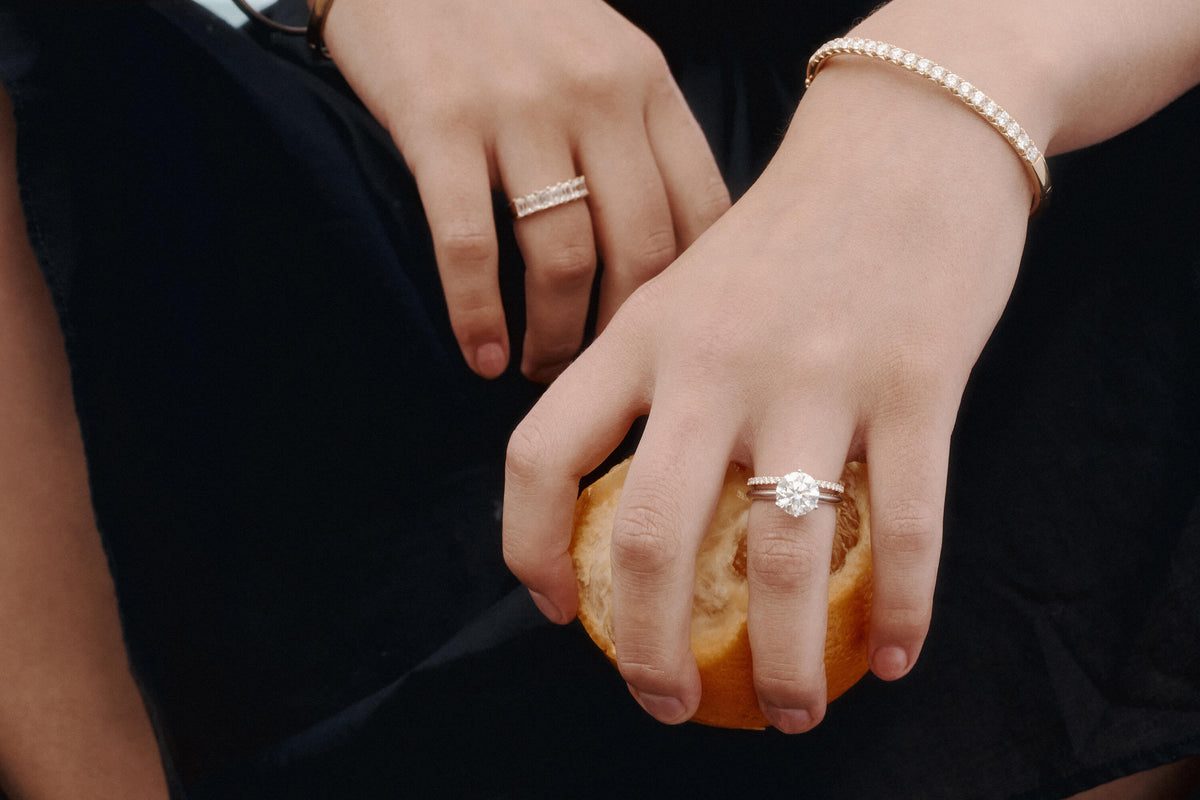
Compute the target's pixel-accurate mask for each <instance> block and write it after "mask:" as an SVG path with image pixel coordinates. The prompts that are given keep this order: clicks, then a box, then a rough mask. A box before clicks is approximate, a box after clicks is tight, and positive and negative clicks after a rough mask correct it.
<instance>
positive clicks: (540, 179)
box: [496, 131, 596, 383]
mask: <svg viewBox="0 0 1200 800" xmlns="http://www.w3.org/2000/svg"><path fill="white" fill-rule="evenodd" d="M541 138H545V137H544V136H543V137H538V136H537V135H536V132H535V131H525V132H524V133H523V135H517V136H514V137H513V141H512V145H511V146H509V145H505V144H503V143H502V144H501V145H500V146H499V147H498V148H497V152H498V156H497V159H496V160H497V162H498V163H499V165H500V179H501V181H502V182H503V184H504V186H505V187H506V188H507V189H508V190H509V193H510V194H511V195H512V196H514V197H523V196H525V195H526V194H529V193H530V192H534V191H539V190H541V189H543V188H545V187H548V186H553V185H555V184H558V183H560V182H562V181H566V180H569V179H571V178H573V177H575V164H574V161H573V159H572V157H571V153H570V151H569V150H568V149H567V147H566V144H565V141H563V142H561V145H562V146H561V147H560V148H559V149H558V151H557V152H556V150H555V148H554V144H553V142H549V141H545V142H543V141H541V140H540V139H541ZM514 228H515V231H516V236H517V245H518V246H519V247H520V248H521V255H522V256H523V257H524V259H525V342H524V345H523V347H522V350H521V372H522V373H524V374H525V376H526V377H528V378H530V379H531V380H536V381H540V382H543V383H549V382H550V381H551V380H553V379H554V378H555V377H557V375H558V374H559V373H560V372H562V371H563V370H564V369H566V367H567V364H569V363H570V361H571V359H572V358H574V357H575V355H576V354H577V353H578V352H579V348H580V346H581V345H582V344H583V331H584V325H585V323H586V322H587V313H588V303H589V301H590V299H591V293H592V279H593V277H594V275H595V272H596V244H595V242H594V241H593V239H592V218H591V214H590V213H589V211H588V206H587V203H586V202H585V201H579V200H573V201H570V202H567V203H564V204H562V205H559V206H555V207H553V208H548V209H545V210H543V211H537V212H534V213H532V214H530V215H528V216H525V217H522V218H520V219H518V220H516V221H515V223H514Z"/></svg>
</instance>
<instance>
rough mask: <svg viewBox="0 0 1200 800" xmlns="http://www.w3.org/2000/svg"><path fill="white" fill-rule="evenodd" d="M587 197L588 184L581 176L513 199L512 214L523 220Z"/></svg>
mask: <svg viewBox="0 0 1200 800" xmlns="http://www.w3.org/2000/svg"><path fill="white" fill-rule="evenodd" d="M587 195H588V190H587V184H586V183H585V182H584V179H583V176H582V175H580V176H578V177H575V178H571V180H569V181H563V182H562V183H556V184H554V185H553V186H547V187H546V188H545V189H542V190H540V191H537V192H530V193H529V194H527V195H525V196H524V197H514V198H512V203H511V205H512V213H513V216H514V217H516V218H517V219H521V217H527V216H529V215H530V214H536V213H537V212H539V211H545V210H546V209H548V208H554V207H555V206H561V205H562V204H563V203H569V202H571V201H572V200H578V199H580V198H582V197H587Z"/></svg>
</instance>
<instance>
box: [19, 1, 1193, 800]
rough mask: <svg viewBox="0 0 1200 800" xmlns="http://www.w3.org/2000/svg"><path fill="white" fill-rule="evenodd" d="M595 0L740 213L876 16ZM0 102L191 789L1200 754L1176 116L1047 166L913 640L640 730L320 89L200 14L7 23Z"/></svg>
mask: <svg viewBox="0 0 1200 800" xmlns="http://www.w3.org/2000/svg"><path fill="white" fill-rule="evenodd" d="M301 5H302V4H293V5H292V6H288V7H281V8H278V9H276V10H275V12H274V13H276V14H278V15H280V16H281V17H283V18H286V19H289V20H292V21H296V20H298V19H301V18H302V17H303V9H302V7H301ZM616 5H618V7H619V8H620V9H621V10H622V11H623V12H625V13H627V14H628V15H629V16H630V17H631V18H632V19H634V21H635V22H637V23H638V24H639V25H641V26H642V27H643V28H645V29H646V30H647V31H648V32H649V33H650V34H651V35H652V36H654V37H655V39H656V40H657V41H658V42H659V43H660V44H661V46H662V47H663V49H664V52H665V53H666V55H667V57H668V59H669V60H670V61H671V64H672V68H673V70H674V72H675V74H676V77H677V79H678V80H679V83H680V85H681V87H682V88H683V90H684V92H685V94H686V95H687V97H688V99H689V102H690V103H691V105H692V108H693V110H694V111H695V113H696V115H697V117H698V118H699V119H700V121H701V123H702V125H703V126H704V128H705V130H706V132H707V133H708V135H709V138H710V142H711V144H712V146H713V150H714V152H715V153H716V155H717V159H718V161H719V163H720V164H721V167H722V170H723V172H724V174H725V176H726V179H727V180H728V182H729V184H730V186H731V188H732V190H733V192H734V194H735V196H736V195H737V194H738V193H740V192H741V191H742V190H744V189H745V188H746V187H747V186H748V185H749V183H750V182H751V181H752V180H753V178H754V176H755V175H756V174H757V172H758V171H759V170H760V169H761V168H762V166H763V165H764V164H765V163H766V161H767V160H768V159H769V157H770V155H771V152H772V150H773V148H774V146H775V145H776V144H777V142H778V140H779V137H780V135H781V132H782V130H783V129H784V127H785V125H786V122H787V119H788V114H789V113H790V111H791V110H792V109H794V106H795V103H796V101H797V99H798V97H799V94H800V87H801V85H802V68H803V61H804V59H805V58H806V57H807V54H808V53H810V52H811V51H812V50H813V49H815V47H816V46H817V45H818V44H820V43H821V42H822V41H824V40H825V39H827V38H829V37H831V36H834V35H837V34H839V33H841V32H842V31H843V30H844V29H845V28H846V27H848V26H849V25H850V24H851V23H852V22H853V20H854V19H855V18H856V17H858V16H861V15H862V14H863V13H865V12H867V11H869V9H870V6H871V5H873V3H857V4H856V3H830V2H826V3H817V2H809V3H803V2H799V3H788V4H784V3H780V2H770V1H769V0H759V1H758V2H755V3H751V4H748V6H745V7H740V8H739V9H738V11H737V12H736V13H734V12H733V11H731V10H730V9H729V8H728V5H729V4H725V3H720V2H715V0H713V1H712V2H700V3H694V2H693V3H683V2H677V1H676V0H672V2H666V3H642V4H640V5H644V6H648V7H649V8H644V9H643V8H637V7H636V6H637V5H639V4H635V3H632V2H628V3H617V4H616ZM777 6H778V8H777ZM0 80H2V81H3V84H4V86H5V88H6V90H7V91H8V92H9V94H10V95H11V96H12V99H13V102H14V106H15V111H16V118H17V125H18V170H19V179H20V183H21V191H22V200H23V202H24V208H25V213H26V218H27V222H28V233H29V236H30V239H31V241H32V244H33V246H34V249H35V252H36V253H37V257H38V261H39V264H40V265H41V267H42V269H43V271H44V273H45V276H46V279H47V281H48V283H49V285H50V287H51V289H52V291H53V295H54V300H55V304H56V307H57V310H58V312H59V316H60V319H61V322H62V326H63V330H64V332H65V334H66V341H67V349H68V356H69V359H70V363H71V368H72V378H73V385H74V392H75V402H76V407H77V409H78V413H79V416H80V421H81V424H82V430H83V435H84V443H85V448H86V454H87V459H88V468H89V474H90V479H91V489H92V495H93V503H94V507H95V513H96V520H97V524H98V527H99V529H100V532H101V535H102V537H103V540H104V545H105V548H106V552H107V554H108V557H109V561H110V566H111V569H112V572H113V575H114V578H115V583H116V587H117V592H118V600H119V606H120V611H121V618H122V622H123V625H124V631H125V637H126V643H127V647H128V649H129V653H130V658H131V662H132V664H133V668H134V671H135V673H136V677H137V679H138V681H139V683H140V685H141V686H142V689H143V692H144V693H145V695H146V698H147V702H148V705H149V707H150V708H151V711H152V714H153V717H154V720H155V724H156V729H157V731H158V732H159V735H160V739H161V743H162V746H163V748H164V752H165V753H167V755H168V761H169V769H170V772H171V779H172V781H173V782H174V784H175V786H174V791H175V793H176V796H179V797H183V796H187V797H192V798H214V800H215V799H216V798H241V797H244V798H275V797H280V798H283V797H288V798H292V797H295V798H309V797H311V798H360V797H361V798H376V797H378V798H394V797H514V798H529V797H542V796H546V797H592V796H595V797H601V796H603V797H615V796H629V797H670V796H676V795H680V796H683V795H686V796H691V797H707V796H717V795H726V796H730V795H732V796H741V795H742V794H744V793H745V792H746V789H747V787H753V790H754V791H755V792H756V793H757V794H759V796H766V797H775V796H781V797H782V796H787V797H808V798H831V799H833V800H840V799H841V798H863V797H871V798H892V797H894V798H906V799H908V798H947V800H949V799H950V798H953V800H962V798H1054V797H1062V796H1066V795H1067V794H1070V793H1072V792H1075V791H1079V790H1082V789H1084V788H1087V787H1089V786H1091V785H1095V784H1097V783H1100V782H1103V781H1106V780H1110V779H1112V778H1115V777H1118V776H1121V775H1124V774H1128V773H1130V772H1133V771H1137V770H1141V769H1145V768H1148V767H1152V766H1155V765H1157V764H1161V763H1166V762H1169V761H1173V760H1177V759H1179V758H1182V757H1184V756H1187V755H1191V754H1195V753H1200V503H1198V502H1197V501H1198V499H1200V256H1198V255H1197V253H1200V201H1198V200H1197V196H1196V193H1195V191H1194V189H1195V186H1196V184H1197V180H1198V179H1200V148H1198V147H1197V146H1196V138H1195V131H1196V130H1197V129H1198V126H1200V95H1198V94H1197V93H1196V92H1193V93H1192V94H1191V95H1189V96H1187V97H1185V98H1183V99H1182V100H1181V101H1179V102H1177V103H1175V104H1174V105H1173V106H1172V107H1170V108H1168V109H1167V110H1165V111H1164V112H1162V113H1161V114H1159V115H1158V116H1156V117H1155V118H1154V119H1152V120H1150V121H1149V122H1148V123H1146V124H1144V125H1142V126H1141V127H1139V128H1138V129H1136V130H1134V131H1132V132H1130V133H1128V134H1125V135H1123V136H1121V137H1118V138H1117V139H1115V140H1113V141H1111V142H1108V143H1106V144H1103V145H1100V146H1098V147H1094V148H1091V149H1089V150H1087V151H1084V152H1080V153H1075V154H1070V155H1066V156H1062V157H1059V158H1056V159H1055V160H1054V163H1053V164H1052V169H1053V173H1054V177H1055V183H1056V189H1055V191H1056V195H1055V197H1054V198H1053V201H1052V204H1051V205H1050V207H1049V208H1048V209H1047V212H1046V213H1045V214H1044V215H1043V216H1042V217H1041V218H1039V219H1038V220H1036V221H1035V222H1034V223H1033V226H1032V229H1031V234H1030V239H1029V245H1028V247H1027V252H1026V258H1025V263H1024V266H1023V268H1022V273H1021V276H1020V278H1019V281H1018V285H1017V287H1016V291H1015V293H1014V295H1013V298H1012V301H1011V303H1010V305H1009V308H1008V310H1007V311H1006V313H1005V316H1004V318H1003V319H1002V321H1001V323H1000V325H999V328H998V329H997V331H996V334H995V336H994V337H993V339H992V341H991V342H990V343H989V345H988V347H987V349H986V350H985V352H984V354H983V357H982V359H981V360H980V362H979V365H978V367H977V369H976V370H975V373H974V375H973V376H972V379H971V382H970V384H969V386H968V388H967V392H966V396H965V399H964V403H963V407H962V411H961V414H960V417H959V423H958V427H957V429H956V433H955V438H954V443H953V452H952V463H951V470H950V484H949V494H948V499H947V509H946V511H947V515H946V535H945V548H944V555H943V559H942V566H941V572H940V576H939V585H938V590H937V596H936V601H935V613H934V618H933V627H932V630H931V632H930V636H929V640H928V643H927V645H926V647H925V650H924V653H923V655H922V658H921V660H920V662H919V664H918V665H917V667H916V669H915V670H914V671H913V673H912V674H911V675H910V676H909V677H907V678H905V679H904V680H902V681H900V682H897V683H894V684H883V683H881V682H878V681H876V680H874V679H873V678H871V677H870V676H868V677H867V678H866V679H864V681H863V682H862V683H860V684H859V685H858V686H856V687H855V688H854V689H853V690H852V691H850V692H849V693H848V694H846V695H845V696H844V697H843V698H841V699H839V700H838V701H836V702H835V703H834V704H833V705H832V706H831V707H830V710H829V713H828V716H827V718H826V720H825V722H823V723H822V725H821V726H819V727H818V728H817V729H816V730H815V731H814V732H812V733H809V734H805V735H803V736H797V737H786V736H783V735H779V734H776V733H775V732H771V731H768V732H763V733H753V732H734V731H720V730H713V729H707V728H703V727H700V726H695V725H685V726H682V727H676V728H671V727H666V726H662V725H659V724H658V723H655V722H654V721H653V720H651V719H650V718H649V717H647V716H646V715H645V714H643V713H642V712H641V711H640V710H639V709H638V708H637V707H636V705H635V704H634V703H633V701H632V700H631V699H630V698H629V697H628V695H627V693H626V692H625V689H624V685H623V683H622V681H621V680H620V679H619V677H618V676H617V674H616V672H615V671H614V670H613V669H612V668H611V667H610V666H609V665H608V664H607V662H606V661H605V660H604V658H603V656H602V655H600V654H599V652H598V651H596V650H595V648H593V647H592V645H591V644H590V642H588V640H587V638H586V635H585V634H583V632H582V630H581V629H580V628H579V627H578V626H577V625H571V626H567V627H565V628H558V627H555V626H551V625H549V624H548V623H545V622H543V621H542V620H541V618H540V617H539V616H538V615H537V613H536V611H535V610H533V608H532V605H531V604H530V603H529V601H528V599H527V597H526V596H525V594H524V593H523V590H521V589H519V587H517V586H516V583H515V581H514V580H513V578H512V577H511V575H509V574H508V572H507V571H506V570H505V568H504V565H503V562H502V559H501V557H500V542H499V515H500V498H501V490H502V477H503V475H502V468H503V451H504V445H505V442H506V439H507V435H508V433H509V432H510V431H511V429H512V427H513V426H514V425H515V424H516V422H517V421H518V420H519V419H520V417H521V416H522V414H523V413H524V412H525V411H526V410H527V409H528V408H529V406H530V405H531V404H532V403H533V402H534V401H535V400H536V396H537V391H538V390H537V387H535V386H534V385H532V384H529V383H528V382H526V381H524V380H523V379H522V378H521V377H520V376H519V375H518V374H517V373H516V372H515V370H510V372H509V373H508V374H506V375H504V376H503V377H502V378H500V379H499V380H497V381H492V382H489V381H484V380H481V379H478V378H476V377H474V376H472V375H471V374H470V372H469V371H468V370H467V369H466V367H465V365H464V363H463V361H462V358H461V356H460V355H459V354H458V350H457V347H456V345H455V342H454V338H453V336H452V334H451V332H450V327H449V323H448V319H447V315H446V311H445V307H444V302H443V300H442V297H441V294H440V288H439V282H438V278H437V273H436V269H435V266H434V262H433V256H432V246H431V242H430V238H429V234H428V230H427V227H426V225H425V221H424V217H423V214H422V211H421V207H420V203H419V199H418V197H417V193H416V189H415V186H414V183H413V181H412V179H411V176H410V175H409V173H408V172H407V170H406V168H405V166H404V164H403V161H402V159H401V158H400V157H399V155H398V154H397V153H396V151H395V149H394V147H393V146H392V145H391V143H390V141H389V139H388V137H387V135H386V133H385V132H384V131H383V130H382V129H381V128H380V127H379V126H378V125H376V124H375V123H374V122H373V120H372V119H371V118H370V117H369V115H368V114H367V113H366V112H365V111H364V110H363V109H362V107H361V106H360V105H359V103H358V102H357V101H356V100H355V98H354V97H353V95H352V93H350V92H349V90H348V89H347V87H346V86H345V85H344V84H343V82H342V81H341V79H340V78H339V76H338V75H337V72H336V70H335V69H334V67H333V66H332V65H331V64H329V63H328V62H325V63H322V62H319V61H316V60H315V59H313V58H312V57H311V56H310V55H309V54H308V53H307V52H306V50H305V49H304V47H303V45H302V43H301V42H299V41H294V40H287V39H284V38H280V37H277V36H274V35H271V34H267V33H265V32H263V31H261V30H257V29H253V28H251V29H246V30H235V29H233V28H230V27H229V26H228V25H226V24H225V23H223V22H221V21H219V20H217V19H216V18H215V17H213V16H212V15H210V14H209V13H207V12H205V11H203V10H202V9H200V8H198V7H196V6H193V5H191V4H189V3H187V2H185V0H162V1H161V2H153V3H147V4H141V3H138V4H135V3H106V2H76V3H68V2H65V0H64V2H55V3H50V2H45V1H44V0H0ZM498 200H500V199H498ZM497 209H498V211H497V213H498V229H499V231H500V235H501V240H502V241H501V247H502V253H503V255H502V261H503V265H502V266H503V272H504V275H505V286H504V292H505V297H506V301H507V305H506V308H509V309H511V310H512V312H513V313H511V314H510V318H511V324H512V326H513V329H514V331H513V332H514V336H513V341H514V342H519V341H520V336H519V335H516V334H517V332H519V331H520V330H521V329H522V327H523V320H522V318H521V313H520V308H521V286H522V276H521V262H520V258H519V255H518V254H517V252H516V249H515V246H514V244H513V241H512V239H511V225H509V224H508V223H507V221H506V219H507V217H506V212H505V210H504V208H503V204H502V202H498V203H497ZM514 363H519V357H517V358H514Z"/></svg>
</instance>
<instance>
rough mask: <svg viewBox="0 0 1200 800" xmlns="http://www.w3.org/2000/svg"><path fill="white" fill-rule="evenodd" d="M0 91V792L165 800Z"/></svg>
mask: <svg viewBox="0 0 1200 800" xmlns="http://www.w3.org/2000/svg"><path fill="white" fill-rule="evenodd" d="M15 134H16V130H15V127H14V124H13V117H12V110H11V106H10V104H9V100H8V95H7V94H5V93H4V91H3V90H0V786H2V787H3V791H4V792H6V793H7V794H8V796H10V797H12V798H13V800H35V799H36V798H60V797H63V798H65V797H91V798H110V797H111V798H118V797H120V798H126V797H128V798H134V797H136V798H146V799H147V800H151V799H152V798H158V797H166V795H167V787H166V782H165V778H164V776H163V770H162V765H161V763H160V761H159V755H158V747H157V744H156V742H155V738H154V732H153V730H152V728H151V727H150V721H149V718H148V716H147V714H146V710H145V707H144V706H143V704H142V698H141V695H140V694H139V692H138V689H137V687H136V686H135V684H134V681H133V678H132V676H131V675H130V671H129V665H128V662H127V660H126V657H125V649H124V646H123V644H122V640H121V628H120V623H119V622H118V619H117V608H116V602H115V600H114V597H113V585H112V580H111V578H110V577H109V573H108V567H107V563H106V561H105V557H104V552H103V550H102V549H101V545H100V535H99V533H98V532H97V530H96V526H95V523H94V521H93V518H92V509H91V504H90V498H89V494H88V483H87V469H86V466H85V462H84V453H83V442H82V440H81V438H80V433H79V427H78V423H77V422H76V418H75V410H74V405H73V403H72V401H71V385H70V374H69V367H68V364H67V359H66V352H65V350H64V349H63V341H62V335H61V334H60V333H59V328H58V320H57V318H56V316H55V313H54V309H53V306H52V304H51V300H50V293H49V291H48V289H47V288H46V284H45V281H44V279H43V278H42V276H41V274H40V272H39V271H38V267H37V262H36V260H35V257H34V254H33V251H32V250H31V249H30V246H29V241H28V239H27V238H26V236H25V220H24V218H23V215H22V211H21V204H20V200H19V195H18V188H17V180H16V171H15V158H14V149H15Z"/></svg>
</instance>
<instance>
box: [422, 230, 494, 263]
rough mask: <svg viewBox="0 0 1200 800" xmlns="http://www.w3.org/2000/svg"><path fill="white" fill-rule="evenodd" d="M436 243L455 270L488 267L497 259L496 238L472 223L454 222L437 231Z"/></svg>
mask: <svg viewBox="0 0 1200 800" xmlns="http://www.w3.org/2000/svg"><path fill="white" fill-rule="evenodd" d="M437 242H438V246H439V249H440V250H441V251H442V253H443V254H444V256H445V258H446V260H447V261H448V262H449V265H451V266H453V267H455V268H481V267H489V266H490V265H491V264H492V263H493V262H494V261H495V260H496V258H497V257H498V252H499V251H498V245H497V244H496V237H495V236H493V235H492V233H491V232H490V231H488V230H486V229H485V228H482V227H480V226H479V225H477V224H475V223H473V222H466V221H464V222H455V223H451V224H449V225H447V226H445V227H444V228H443V229H441V230H439V231H438V234H437Z"/></svg>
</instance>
